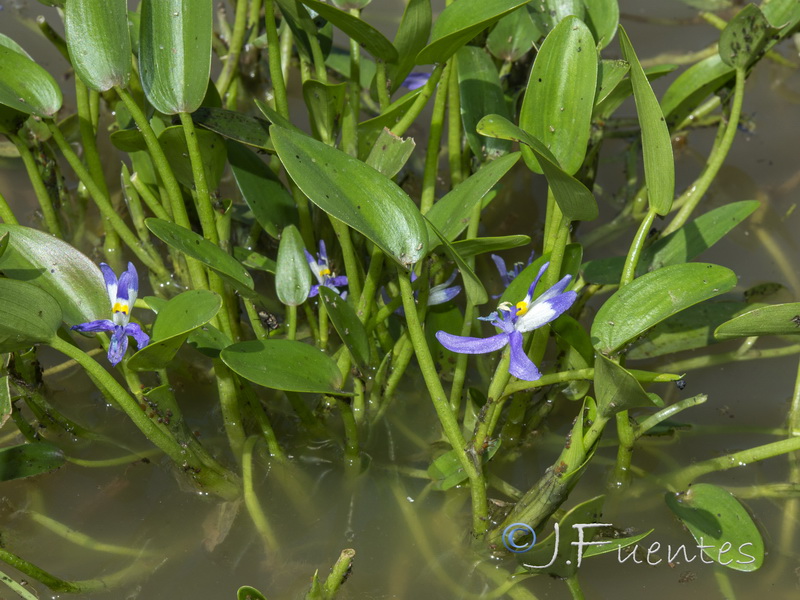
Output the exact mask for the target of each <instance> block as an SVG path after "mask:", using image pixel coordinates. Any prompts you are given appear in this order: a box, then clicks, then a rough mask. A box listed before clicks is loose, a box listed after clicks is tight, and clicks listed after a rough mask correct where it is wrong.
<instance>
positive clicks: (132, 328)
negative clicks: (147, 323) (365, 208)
mask: <svg viewBox="0 0 800 600" xmlns="http://www.w3.org/2000/svg"><path fill="white" fill-rule="evenodd" d="M125 335H129V336H131V337H133V339H134V340H136V347H137V348H138V349H139V350H141V349H142V348H144V347H145V346H147V344H149V343H150V336H149V335H147V334H146V333H145V332H144V331H142V328H141V327H139V325H138V324H136V323H128V324H127V325H126V326H125Z"/></svg>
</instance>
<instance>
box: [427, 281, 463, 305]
mask: <svg viewBox="0 0 800 600" xmlns="http://www.w3.org/2000/svg"><path fill="white" fill-rule="evenodd" d="M459 293H461V286H460V285H454V286H452V287H444V284H442V285H436V286H434V287H432V288H431V293H430V295H429V296H428V306H436V305H438V304H444V303H445V302H450V300H452V299H453V298H455V297H456V296H458V294H459Z"/></svg>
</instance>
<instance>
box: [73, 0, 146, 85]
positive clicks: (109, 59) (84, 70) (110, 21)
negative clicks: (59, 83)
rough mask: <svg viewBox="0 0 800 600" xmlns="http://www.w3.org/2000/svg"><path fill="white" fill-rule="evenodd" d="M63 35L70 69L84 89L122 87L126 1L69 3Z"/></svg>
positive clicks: (127, 52)
mask: <svg viewBox="0 0 800 600" xmlns="http://www.w3.org/2000/svg"><path fill="white" fill-rule="evenodd" d="M64 34H65V37H66V39H67V48H68V49H69V57H70V61H71V62H72V66H73V68H74V69H75V72H76V73H77V75H78V77H80V78H81V81H83V83H85V84H86V86H87V87H89V88H91V89H93V90H96V91H98V92H105V91H106V90H109V89H111V88H112V87H114V86H120V87H125V86H127V85H128V79H129V78H130V76H131V40H130V37H129V35H128V2H127V0H105V2H97V0H70V1H69V2H67V4H66V7H65V9H64Z"/></svg>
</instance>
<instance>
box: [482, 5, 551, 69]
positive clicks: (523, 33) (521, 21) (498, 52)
mask: <svg viewBox="0 0 800 600" xmlns="http://www.w3.org/2000/svg"><path fill="white" fill-rule="evenodd" d="M543 35H544V33H543V32H542V31H541V30H540V29H539V27H538V26H537V25H536V23H534V22H533V19H531V13H530V11H529V10H528V7H527V6H522V7H520V8H518V9H516V10H515V11H514V12H512V13H511V14H508V15H506V16H505V17H503V18H502V19H500V20H499V21H498V22H497V25H495V26H494V28H493V29H492V32H491V33H490V34H489V37H488V38H486V48H487V49H488V50H489V52H491V53H492V56H494V57H495V58H499V59H500V60H504V61H506V62H514V61H515V60H519V59H520V58H522V57H523V56H524V55H525V54H527V53H528V52H530V51H531V49H532V48H533V44H534V43H535V42H537V41H538V40H539V38H541V37H542V36H543Z"/></svg>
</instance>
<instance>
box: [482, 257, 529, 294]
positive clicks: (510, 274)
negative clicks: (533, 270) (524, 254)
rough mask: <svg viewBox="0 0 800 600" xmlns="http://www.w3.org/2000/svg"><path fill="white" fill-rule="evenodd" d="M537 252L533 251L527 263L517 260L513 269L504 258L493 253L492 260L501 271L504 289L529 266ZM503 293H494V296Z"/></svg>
mask: <svg viewBox="0 0 800 600" xmlns="http://www.w3.org/2000/svg"><path fill="white" fill-rule="evenodd" d="M534 254H536V253H535V252H531V256H530V258H529V259H528V262H527V263H522V262H515V263H514V264H513V265H512V267H511V270H509V269H507V268H506V261H504V260H503V259H502V258H500V257H499V256H497V254H492V260H493V261H494V264H495V266H496V267H497V270H498V271H499V272H500V279H501V280H502V281H503V289H505V288H507V287H508V286H509V285H510V284H511V282H512V281H514V279H516V278H517V277H518V276H519V274H520V273H522V271H523V270H524V269H525V267H527V266H528V265H529V264H531V263H532V262H533V256H534ZM500 296H502V294H496V295H493V296H492V298H499V297H500Z"/></svg>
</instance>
